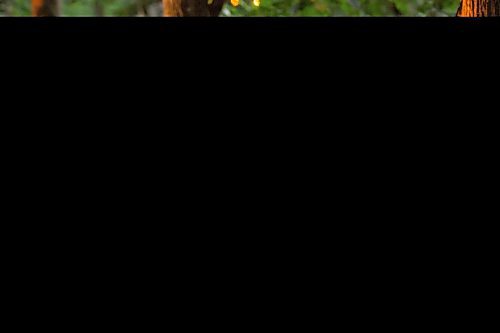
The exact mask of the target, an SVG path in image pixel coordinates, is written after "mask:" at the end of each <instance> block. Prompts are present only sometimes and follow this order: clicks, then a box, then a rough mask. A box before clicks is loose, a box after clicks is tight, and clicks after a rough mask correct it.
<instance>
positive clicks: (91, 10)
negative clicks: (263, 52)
mask: <svg viewBox="0 0 500 333" xmlns="http://www.w3.org/2000/svg"><path fill="white" fill-rule="evenodd" d="M61 2H62V13H63V16H161V15H162V6H161V0H61ZM459 3H460V0H228V1H227V3H226V4H225V6H224V8H223V10H222V12H221V16H455V13H456V11H457V8H458V5H459ZM30 15H31V1H30V0H0V16H30Z"/></svg>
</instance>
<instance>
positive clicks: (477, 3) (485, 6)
mask: <svg viewBox="0 0 500 333" xmlns="http://www.w3.org/2000/svg"><path fill="white" fill-rule="evenodd" d="M457 16H461V17H484V16H500V0H462V2H461V3H460V7H459V8H458V11H457Z"/></svg>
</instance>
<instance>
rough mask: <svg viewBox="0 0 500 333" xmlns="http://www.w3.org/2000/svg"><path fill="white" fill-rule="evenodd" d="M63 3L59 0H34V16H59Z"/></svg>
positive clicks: (32, 2) (32, 9) (32, 3)
mask: <svg viewBox="0 0 500 333" xmlns="http://www.w3.org/2000/svg"><path fill="white" fill-rule="evenodd" d="M60 11H61V4H60V2H59V0H32V1H31V12H32V15H33V16H59V14H60Z"/></svg>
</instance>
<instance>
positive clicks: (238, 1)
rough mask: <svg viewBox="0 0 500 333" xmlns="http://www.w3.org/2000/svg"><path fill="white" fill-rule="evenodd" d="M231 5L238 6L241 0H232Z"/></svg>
mask: <svg viewBox="0 0 500 333" xmlns="http://www.w3.org/2000/svg"><path fill="white" fill-rule="evenodd" d="M231 5H233V6H234V7H238V6H239V5H240V0H231Z"/></svg>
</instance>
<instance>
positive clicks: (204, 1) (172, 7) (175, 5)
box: [163, 0, 225, 16]
mask: <svg viewBox="0 0 500 333" xmlns="http://www.w3.org/2000/svg"><path fill="white" fill-rule="evenodd" d="M224 2H225V0H212V1H210V0H163V13H164V15H165V16H218V15H219V13H220V12H221V10H222V6H223V5H224Z"/></svg>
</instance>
